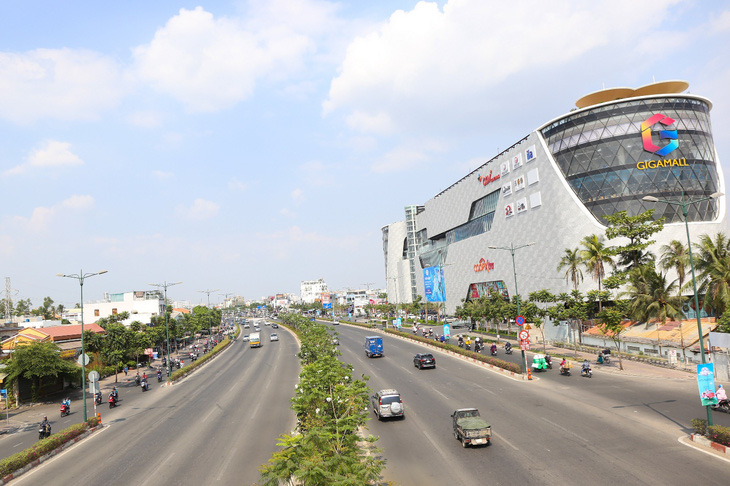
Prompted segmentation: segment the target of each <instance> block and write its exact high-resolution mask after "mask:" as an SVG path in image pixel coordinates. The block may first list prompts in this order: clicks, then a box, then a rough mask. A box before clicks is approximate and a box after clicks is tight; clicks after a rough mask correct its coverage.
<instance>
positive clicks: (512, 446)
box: [492, 432, 519, 451]
mask: <svg viewBox="0 0 730 486" xmlns="http://www.w3.org/2000/svg"><path fill="white" fill-rule="evenodd" d="M492 435H493V436H495V437H496V438H498V439H499V441H500V442H504V443H505V444H507V445H508V446H510V447H511V448H513V449H514V450H516V451H519V449H518V448H517V447H515V445H514V444H512V442H510V441H508V440H507V439H505V438H504V437H502V436H501V435H499V434H498V433H496V432H492Z"/></svg>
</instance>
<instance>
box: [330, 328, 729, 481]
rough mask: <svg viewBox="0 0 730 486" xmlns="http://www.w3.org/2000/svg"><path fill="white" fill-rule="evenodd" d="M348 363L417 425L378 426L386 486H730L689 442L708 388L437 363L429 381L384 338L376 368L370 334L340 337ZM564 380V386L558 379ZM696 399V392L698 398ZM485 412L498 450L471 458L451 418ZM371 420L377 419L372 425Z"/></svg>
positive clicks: (442, 358)
mask: <svg viewBox="0 0 730 486" xmlns="http://www.w3.org/2000/svg"><path fill="white" fill-rule="evenodd" d="M333 329H334V330H336V331H337V332H339V333H340V342H341V346H340V350H341V351H342V353H343V356H342V359H343V361H346V362H349V363H352V364H353V366H354V368H355V376H360V375H361V374H364V375H368V376H370V381H369V384H370V386H371V388H372V389H373V390H377V389H380V388H391V387H393V388H396V389H398V390H399V391H400V393H401V394H402V396H403V401H404V404H405V407H406V419H405V420H402V421H400V420H399V421H392V420H388V421H383V422H379V421H377V420H375V419H373V420H371V421H370V422H369V430H370V432H371V433H372V434H373V435H376V436H379V437H380V439H379V440H378V442H377V444H378V446H379V447H381V448H382V450H383V453H382V454H383V456H384V458H385V459H386V460H387V468H386V471H385V479H387V480H392V481H395V482H397V483H399V484H402V485H410V484H413V485H424V484H429V485H430V484H450V485H462V484H463V485H473V484H477V483H489V484H546V483H547V484H566V485H570V484H648V483H652V484H683V483H707V484H722V483H724V482H726V480H727V475H728V471H730V462H723V461H722V460H719V459H716V458H715V457H711V456H708V455H706V454H703V453H701V452H698V451H696V450H694V449H691V448H689V447H687V446H685V445H683V444H681V443H679V442H678V440H677V439H678V437H680V436H683V435H686V434H687V433H688V432H689V425H690V419H692V418H694V417H701V416H702V413H703V412H704V409H702V408H701V407H698V406H697V403H696V402H697V397H696V395H697V390H696V384H694V383H693V382H691V381H679V380H654V381H653V382H647V381H646V380H645V379H643V378H640V377H625V376H617V375H613V374H608V373H606V374H598V373H597V374H596V375H594V377H593V378H592V379H588V378H581V377H580V376H578V375H575V374H574V375H573V376H570V377H562V376H558V375H557V371H556V370H553V371H552V372H550V373H551V374H541V375H540V378H541V379H539V380H536V381H533V382H523V381H515V380H511V379H510V378H508V377H505V376H503V375H498V374H495V373H491V372H489V371H486V370H484V369H482V368H481V367H478V366H477V365H473V364H470V363H467V362H465V361H463V360H460V359H458V358H454V357H451V356H447V355H445V354H441V353H438V352H434V355H435V356H436V359H437V368H436V369H433V370H418V369H417V368H415V367H413V361H412V358H413V355H414V354H415V353H416V352H419V351H421V350H423V347H422V346H420V345H417V344H414V343H411V342H407V341H402V340H400V339H397V338H394V337H392V336H387V335H385V336H384V338H383V339H384V343H385V357H384V358H374V359H368V358H366V357H365V353H364V350H363V346H362V341H363V339H362V338H363V337H364V336H366V335H369V334H372V333H373V332H372V331H369V330H367V329H360V328H354V327H350V326H344V325H341V326H337V327H335V326H333ZM553 375H554V376H553ZM693 387H694V388H693ZM463 407H477V408H479V410H480V411H481V412H482V415H483V416H484V417H485V418H486V419H487V420H488V421H489V422H490V423H491V424H492V426H493V431H494V437H493V445H491V446H489V447H481V448H468V449H462V447H461V445H460V444H459V442H457V441H456V440H455V439H454V438H453V435H452V430H451V423H450V417H449V415H450V414H451V412H452V411H453V410H454V409H456V408H463ZM371 417H375V416H374V414H371Z"/></svg>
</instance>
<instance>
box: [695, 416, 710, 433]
mask: <svg viewBox="0 0 730 486" xmlns="http://www.w3.org/2000/svg"><path fill="white" fill-rule="evenodd" d="M692 428H694V429H695V433H696V434H699V435H705V434H706V433H707V420H705V419H699V418H695V419H692Z"/></svg>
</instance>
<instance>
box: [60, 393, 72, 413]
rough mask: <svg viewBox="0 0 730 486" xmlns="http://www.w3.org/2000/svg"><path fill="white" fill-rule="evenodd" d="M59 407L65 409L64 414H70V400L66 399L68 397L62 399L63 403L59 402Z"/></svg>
mask: <svg viewBox="0 0 730 486" xmlns="http://www.w3.org/2000/svg"><path fill="white" fill-rule="evenodd" d="M61 405H63V406H64V407H66V413H71V399H70V398H68V397H66V398H64V399H63V401H62V402H61Z"/></svg>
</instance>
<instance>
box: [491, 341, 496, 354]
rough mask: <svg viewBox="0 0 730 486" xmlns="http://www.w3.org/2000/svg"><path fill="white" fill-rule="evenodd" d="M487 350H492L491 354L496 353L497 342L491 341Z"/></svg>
mask: <svg viewBox="0 0 730 486" xmlns="http://www.w3.org/2000/svg"><path fill="white" fill-rule="evenodd" d="M489 350H490V351H491V352H492V354H497V343H492V346H491V347H490V348H489Z"/></svg>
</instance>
